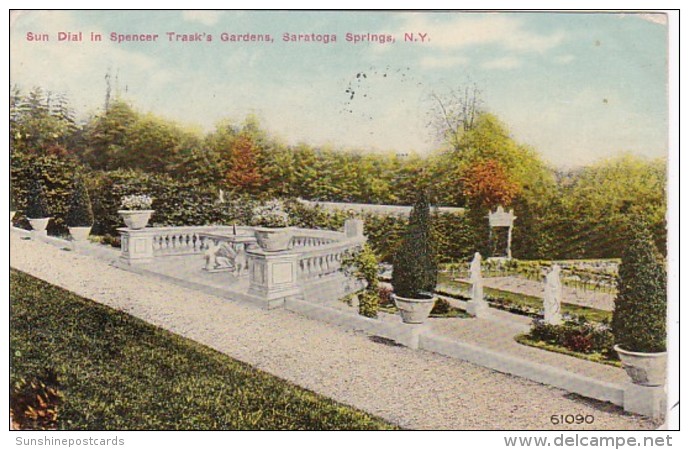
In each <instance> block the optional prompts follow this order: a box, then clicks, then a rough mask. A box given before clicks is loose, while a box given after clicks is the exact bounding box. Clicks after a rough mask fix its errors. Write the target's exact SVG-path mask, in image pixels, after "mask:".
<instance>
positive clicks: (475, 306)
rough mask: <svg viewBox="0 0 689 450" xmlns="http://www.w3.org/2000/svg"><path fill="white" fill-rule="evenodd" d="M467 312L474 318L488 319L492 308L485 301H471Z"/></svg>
mask: <svg viewBox="0 0 689 450" xmlns="http://www.w3.org/2000/svg"><path fill="white" fill-rule="evenodd" d="M466 311H467V314H469V315H472V316H474V317H487V316H488V315H490V307H489V306H488V303H487V302H486V301H485V300H469V301H468V302H467V309H466Z"/></svg>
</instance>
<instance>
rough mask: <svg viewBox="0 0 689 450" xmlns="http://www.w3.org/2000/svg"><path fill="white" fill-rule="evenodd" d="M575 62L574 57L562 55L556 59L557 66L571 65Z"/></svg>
mask: <svg viewBox="0 0 689 450" xmlns="http://www.w3.org/2000/svg"><path fill="white" fill-rule="evenodd" d="M572 61H574V55H560V56H556V57H555V62H556V63H557V64H569V63H571V62H572Z"/></svg>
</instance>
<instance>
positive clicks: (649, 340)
mask: <svg viewBox="0 0 689 450" xmlns="http://www.w3.org/2000/svg"><path fill="white" fill-rule="evenodd" d="M628 243H629V244H628V246H627V247H626V249H625V251H624V253H623V255H622V263H621V264H620V268H619V274H618V277H617V297H616V298H615V310H614V312H613V317H612V332H613V334H614V336H615V341H616V343H617V344H618V345H619V346H620V347H622V348H623V349H624V350H628V351H633V352H642V353H656V352H664V351H665V350H666V338H667V333H666V320H667V273H666V271H665V267H664V263H663V261H662V257H661V255H660V254H659V253H658V250H657V248H656V247H655V244H654V243H653V239H652V237H651V233H650V231H649V230H648V228H647V227H646V226H645V225H644V224H643V223H637V224H633V225H632V230H631V236H630V239H629V240H628Z"/></svg>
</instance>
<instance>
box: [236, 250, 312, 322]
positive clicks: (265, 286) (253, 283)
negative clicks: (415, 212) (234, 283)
mask: <svg viewBox="0 0 689 450" xmlns="http://www.w3.org/2000/svg"><path fill="white" fill-rule="evenodd" d="M247 256H248V258H249V282H250V284H249V294H251V295H255V296H258V297H262V298H264V299H265V300H266V302H267V303H268V305H267V306H268V308H269V309H270V308H277V307H280V306H282V305H283V304H284V300H285V299H286V298H288V297H292V296H294V295H297V294H299V293H300V289H299V286H298V284H297V257H298V255H297V254H296V253H284V252H279V253H274V252H265V251H263V250H248V251H247Z"/></svg>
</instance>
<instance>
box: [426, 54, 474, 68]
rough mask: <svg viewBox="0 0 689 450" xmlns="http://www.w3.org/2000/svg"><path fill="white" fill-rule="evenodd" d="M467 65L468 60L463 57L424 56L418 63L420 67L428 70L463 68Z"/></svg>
mask: <svg viewBox="0 0 689 450" xmlns="http://www.w3.org/2000/svg"><path fill="white" fill-rule="evenodd" d="M468 63H469V58H465V57H464V56H426V57H424V58H422V59H421V61H420V64H421V67H425V68H428V69H440V68H447V67H457V66H464V65H466V64H468Z"/></svg>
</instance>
